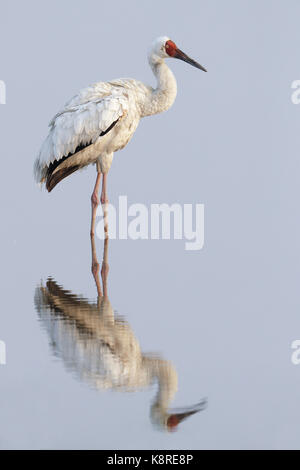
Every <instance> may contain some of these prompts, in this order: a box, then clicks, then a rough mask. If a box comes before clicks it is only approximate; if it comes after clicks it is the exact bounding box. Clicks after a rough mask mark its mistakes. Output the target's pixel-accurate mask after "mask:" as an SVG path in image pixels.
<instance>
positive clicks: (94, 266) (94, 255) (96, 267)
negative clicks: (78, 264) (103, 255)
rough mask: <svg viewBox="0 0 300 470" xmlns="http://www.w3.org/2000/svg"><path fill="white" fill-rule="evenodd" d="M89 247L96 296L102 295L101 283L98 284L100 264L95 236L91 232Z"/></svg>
mask: <svg viewBox="0 0 300 470" xmlns="http://www.w3.org/2000/svg"><path fill="white" fill-rule="evenodd" d="M91 248H92V273H93V276H94V279H95V283H96V288H97V293H98V297H102V291H101V285H100V279H99V268H100V264H99V262H98V259H97V251H96V245H95V237H94V235H92V234H91Z"/></svg>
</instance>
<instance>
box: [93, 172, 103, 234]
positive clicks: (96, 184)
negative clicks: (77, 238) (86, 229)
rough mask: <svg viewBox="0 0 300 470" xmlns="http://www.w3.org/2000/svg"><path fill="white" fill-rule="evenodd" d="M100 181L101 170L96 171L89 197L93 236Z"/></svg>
mask: <svg viewBox="0 0 300 470" xmlns="http://www.w3.org/2000/svg"><path fill="white" fill-rule="evenodd" d="M100 181H101V172H100V171H98V172H97V179H96V183H95V187H94V191H93V194H92V197H91V203H92V221H91V236H94V233H95V221H96V212H97V207H98V206H99V202H100V201H99V196H98V194H99V187H100Z"/></svg>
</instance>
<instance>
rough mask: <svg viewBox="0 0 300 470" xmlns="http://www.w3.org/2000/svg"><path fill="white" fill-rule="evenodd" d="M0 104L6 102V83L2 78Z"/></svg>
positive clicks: (0, 81) (0, 82)
mask: <svg viewBox="0 0 300 470" xmlns="http://www.w3.org/2000/svg"><path fill="white" fill-rule="evenodd" d="M0 104H6V85H5V82H4V81H3V80H0Z"/></svg>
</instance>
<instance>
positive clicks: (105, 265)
mask: <svg viewBox="0 0 300 470" xmlns="http://www.w3.org/2000/svg"><path fill="white" fill-rule="evenodd" d="M104 232H105V240H104V250H103V261H102V267H101V277H102V285H103V294H104V296H105V297H107V276H108V271H109V264H108V240H109V238H108V222H107V210H105V211H104Z"/></svg>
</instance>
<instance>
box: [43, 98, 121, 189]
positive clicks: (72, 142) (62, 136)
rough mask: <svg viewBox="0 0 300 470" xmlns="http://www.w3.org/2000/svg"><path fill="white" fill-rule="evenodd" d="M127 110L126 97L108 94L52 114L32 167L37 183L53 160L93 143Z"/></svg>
mask: <svg viewBox="0 0 300 470" xmlns="http://www.w3.org/2000/svg"><path fill="white" fill-rule="evenodd" d="M73 102H74V99H73ZM70 103H71V104H72V100H71V102H70ZM127 108H128V103H127V100H126V97H124V96H123V95H122V94H121V93H120V92H111V93H110V94H109V95H107V96H104V97H101V98H98V99H94V100H92V101H88V102H83V103H80V104H77V105H74V106H70V105H69V106H67V107H66V108H65V109H63V110H62V111H61V112H59V113H58V114H56V115H55V116H54V118H53V119H52V120H51V122H50V124H49V127H50V131H49V134H48V136H47V138H46V140H45V141H44V143H43V145H42V147H41V150H40V153H39V155H38V158H37V160H36V163H35V175H36V179H37V181H38V182H40V181H42V180H43V178H44V176H45V170H47V167H48V166H49V165H50V164H51V163H53V162H54V161H55V160H56V161H58V162H59V160H61V159H63V158H65V157H68V156H70V155H73V154H74V153H76V152H78V151H80V150H83V149H84V148H85V147H86V146H88V145H90V144H93V143H95V142H96V140H97V139H98V138H99V137H100V136H101V135H104V134H105V133H107V132H108V131H109V130H110V129H111V128H112V127H113V125H114V124H115V123H116V122H117V121H118V119H120V117H122V116H123V115H124V114H125V113H126V111H127Z"/></svg>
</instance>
